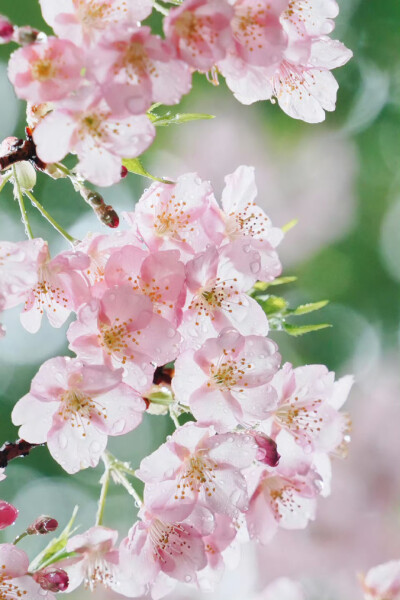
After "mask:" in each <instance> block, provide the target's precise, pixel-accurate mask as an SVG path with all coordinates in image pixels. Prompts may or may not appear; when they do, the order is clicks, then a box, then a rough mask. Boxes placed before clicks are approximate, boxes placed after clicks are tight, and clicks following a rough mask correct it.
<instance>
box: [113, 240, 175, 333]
mask: <svg viewBox="0 0 400 600" xmlns="http://www.w3.org/2000/svg"><path fill="white" fill-rule="evenodd" d="M179 256H180V255H179V251H178V250H161V251H159V252H152V253H149V252H147V251H145V250H141V249H140V248H137V247H135V246H132V245H126V246H124V247H123V248H121V249H120V250H118V251H117V252H114V253H113V254H112V256H110V258H109V260H108V262H107V266H106V269H105V280H106V282H107V284H108V285H109V286H110V287H111V286H113V285H123V284H127V285H130V286H131V287H132V289H133V291H135V292H137V293H140V294H144V295H145V296H148V297H149V298H150V300H151V301H152V303H153V309H154V312H155V313H156V314H158V315H161V316H162V317H164V318H165V319H167V320H168V321H169V322H170V323H172V325H173V326H174V327H176V326H177V325H178V324H179V323H180V321H181V319H182V307H183V305H184V303H185V297H186V287H185V267H184V264H183V263H182V262H181V261H180V260H179Z"/></svg>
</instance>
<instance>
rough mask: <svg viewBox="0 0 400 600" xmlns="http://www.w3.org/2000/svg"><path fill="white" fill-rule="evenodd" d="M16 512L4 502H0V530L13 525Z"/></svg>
mask: <svg viewBox="0 0 400 600" xmlns="http://www.w3.org/2000/svg"><path fill="white" fill-rule="evenodd" d="M17 517H18V510H17V509H16V508H15V506H13V505H12V504H9V503H8V502H6V501H5V500H0V529H5V528H6V527H9V526H10V525H13V523H15V521H16V519H17Z"/></svg>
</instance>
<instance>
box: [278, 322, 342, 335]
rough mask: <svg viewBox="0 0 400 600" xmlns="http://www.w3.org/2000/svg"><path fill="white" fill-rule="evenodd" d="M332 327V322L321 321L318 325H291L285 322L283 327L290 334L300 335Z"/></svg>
mask: <svg viewBox="0 0 400 600" xmlns="http://www.w3.org/2000/svg"><path fill="white" fill-rule="evenodd" d="M327 327H332V325H331V324H330V323H319V324H318V325H290V324H289V323H283V328H284V330H285V331H286V333H288V334H289V335H292V336H294V337H298V336H299V335H304V334H305V333H311V332H312V331H319V330H320V329H326V328H327Z"/></svg>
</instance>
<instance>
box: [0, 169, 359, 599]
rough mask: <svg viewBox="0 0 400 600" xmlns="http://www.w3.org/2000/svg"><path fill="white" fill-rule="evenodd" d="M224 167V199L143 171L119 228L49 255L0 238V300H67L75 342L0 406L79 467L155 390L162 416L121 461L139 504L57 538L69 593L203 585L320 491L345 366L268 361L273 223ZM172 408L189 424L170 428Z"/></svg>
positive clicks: (51, 306) (30, 305) (61, 311)
mask: <svg viewBox="0 0 400 600" xmlns="http://www.w3.org/2000/svg"><path fill="white" fill-rule="evenodd" d="M225 181H226V185H225V188H224V190H223V193H222V202H221V205H219V204H218V202H217V200H216V198H215V196H214V193H213V189H212V187H211V185H210V183H209V182H207V181H202V180H201V179H200V178H199V177H198V176H197V175H196V174H194V173H189V174H186V175H183V176H181V177H179V179H178V180H177V182H176V183H175V184H167V183H154V184H153V185H152V186H151V187H150V188H149V189H148V190H146V191H145V192H144V194H143V196H142V197H141V198H140V200H139V202H138V203H137V205H136V207H135V210H134V212H131V213H126V214H125V215H124V219H125V223H126V224H127V230H125V231H122V232H118V233H112V234H110V235H103V234H94V235H93V234H91V235H88V236H87V237H86V238H85V239H84V240H83V241H82V242H81V243H79V244H78V246H77V247H76V249H75V251H72V252H62V253H61V254H59V255H58V256H56V257H55V258H50V256H49V253H48V249H47V244H46V243H45V242H43V240H38V239H36V240H30V241H26V242H20V243H18V244H11V243H5V244H2V247H1V255H0V256H1V261H0V279H1V284H2V290H4V298H5V307H6V308H8V307H11V306H16V305H18V304H24V308H23V311H22V314H21V321H22V324H23V325H24V326H25V327H26V328H27V329H28V331H36V330H37V329H38V327H39V326H40V321H41V318H42V315H43V313H44V312H46V313H47V315H48V319H49V322H50V323H51V324H52V325H54V326H60V325H61V324H62V323H63V322H64V321H65V320H66V319H67V317H68V316H69V315H70V313H71V312H73V313H74V314H75V315H76V319H75V320H74V321H73V322H72V323H71V324H70V326H69V329H68V332H67V337H68V340H69V344H70V349H71V350H72V351H73V352H75V354H76V357H75V358H69V357H56V358H52V359H50V360H48V361H46V362H45V363H44V364H43V365H42V366H41V368H40V369H39V372H38V373H37V374H36V376H35V377H34V379H33V381H32V385H31V389H30V392H29V393H28V394H26V395H25V396H24V397H23V398H21V399H20V400H19V401H18V402H17V404H16V406H15V407H14V410H13V414H12V418H13V422H14V424H16V425H19V426H20V430H19V435H20V436H21V437H22V438H23V439H25V440H26V441H27V442H30V443H38V444H40V443H47V446H48V449H49V451H50V453H51V454H52V456H53V457H54V459H55V460H56V461H58V462H59V463H60V464H61V465H62V467H63V468H64V469H65V470H66V471H67V472H68V473H76V472H77V471H79V470H80V469H84V468H87V467H90V466H93V467H94V466H96V465H97V464H98V462H99V460H100V457H101V456H102V455H103V453H104V451H105V449H106V445H107V438H108V436H109V435H111V436H118V435H123V434H125V433H126V432H128V431H131V430H133V429H134V428H136V427H137V426H138V425H139V424H140V422H141V419H142V415H143V413H144V412H145V411H146V410H148V411H149V412H153V414H154V413H155V412H157V411H156V410H155V407H157V401H158V398H159V395H160V393H161V395H162V394H163V398H164V400H163V402H164V406H161V409H164V408H165V409H166V412H168V410H169V411H170V414H171V416H172V417H173V419H174V421H175V424H176V431H175V432H174V433H173V435H172V436H171V437H169V438H168V439H167V441H166V442H165V443H164V444H162V445H161V446H160V447H159V448H158V449H157V450H156V451H155V452H153V453H152V454H151V455H149V456H147V457H146V458H144V459H143V461H142V463H141V464H140V467H139V469H137V470H136V473H135V475H136V477H137V478H139V479H140V480H142V481H143V482H144V483H145V487H144V496H143V502H142V504H141V507H140V511H139V519H138V521H137V522H136V523H135V524H134V525H133V527H132V529H131V530H130V532H129V534H128V535H127V537H125V538H124V539H123V540H122V542H121V543H120V546H119V547H117V546H116V533H115V532H113V531H111V530H109V529H107V528H105V527H101V526H100V525H98V526H97V527H95V528H93V529H90V530H89V531H88V532H86V533H85V534H82V535H79V536H75V537H74V538H71V539H70V540H69V542H68V546H67V551H68V552H73V553H74V557H73V558H69V559H65V561H62V562H60V563H57V566H59V567H60V568H62V569H64V570H65V571H66V572H67V573H68V575H69V579H70V585H69V588H68V589H69V590H71V589H74V588H75V587H76V586H77V585H79V583H80V582H81V581H83V580H84V581H86V582H87V584H88V585H89V587H93V586H94V585H95V583H96V582H102V583H104V584H105V585H107V586H109V587H111V588H113V589H114V590H116V591H118V592H120V593H121V594H124V595H127V596H130V597H137V596H141V595H143V594H145V593H149V594H151V595H152V596H153V597H154V598H158V597H160V596H161V595H162V594H165V593H167V591H168V590H169V589H170V588H171V586H172V585H173V583H174V581H176V580H178V581H184V582H191V583H192V584H195V585H199V586H201V587H202V586H208V587H209V586H210V585H211V584H212V582H215V581H216V580H218V578H219V576H220V575H221V573H222V571H223V569H224V565H225V562H226V560H228V558H227V556H228V555H229V550H230V549H231V548H232V546H233V545H235V544H238V541H239V540H243V539H246V538H247V539H248V538H252V539H255V540H257V541H258V542H260V543H263V544H264V543H268V542H269V541H270V540H271V539H272V537H273V536H274V534H275V532H276V531H277V529H278V528H279V527H283V528H288V529H296V528H303V527H305V526H306V525H307V523H308V522H309V520H311V519H313V518H314V516H315V510H316V502H317V498H318V496H320V495H327V494H328V493H329V486H330V458H331V456H333V455H340V454H343V452H344V451H345V446H346V443H347V441H348V429H349V423H348V418H347V416H346V415H345V414H344V413H342V412H340V408H341V406H342V404H343V403H344V402H345V400H346V398H347V395H348V393H349V390H350V387H351V385H352V378H351V377H345V378H342V379H340V380H339V381H335V377H334V374H333V373H331V372H329V371H328V369H327V368H326V367H324V366H322V365H309V366H305V367H297V368H294V367H293V366H292V365H290V364H289V363H286V364H283V366H281V355H280V353H279V350H278V346H277V344H276V343H275V342H274V341H273V340H272V339H270V338H269V337H267V336H268V332H269V323H268V318H267V316H266V314H265V313H264V311H263V309H262V307H261V305H260V304H259V303H258V302H257V301H256V300H255V299H254V298H253V297H252V295H251V290H252V288H253V286H254V284H255V283H256V281H257V280H262V281H265V282H272V281H273V280H274V279H275V278H276V277H277V276H278V275H279V274H280V272H281V264H280V261H279V257H278V254H277V246H278V244H279V243H280V241H281V239H282V237H283V232H282V231H281V230H280V229H279V228H276V227H273V226H272V224H271V221H270V219H269V218H268V217H267V215H266V214H265V213H264V211H263V210H262V209H261V208H260V207H259V206H258V205H257V204H256V202H255V199H256V195H257V189H256V185H255V179H254V171H253V169H252V168H251V167H246V166H241V167H239V168H238V169H237V170H236V171H235V172H234V173H233V174H231V175H229V176H227V177H226V180H225ZM171 363H173V365H172V364H171ZM182 413H188V414H189V415H192V416H193V417H194V419H195V421H193V420H191V421H190V422H187V423H186V424H185V425H180V423H179V420H178V418H179V415H181V414H182Z"/></svg>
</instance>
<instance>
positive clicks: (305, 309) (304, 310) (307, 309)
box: [287, 300, 329, 317]
mask: <svg viewBox="0 0 400 600" xmlns="http://www.w3.org/2000/svg"><path fill="white" fill-rule="evenodd" d="M327 304H329V300H320V301H319V302H309V303H308V304H301V305H300V306H298V307H297V308H292V309H288V311H287V312H288V314H289V315H290V316H291V317H293V316H298V315H306V314H308V313H311V312H314V311H316V310H321V308H324V306H326V305H327Z"/></svg>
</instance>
